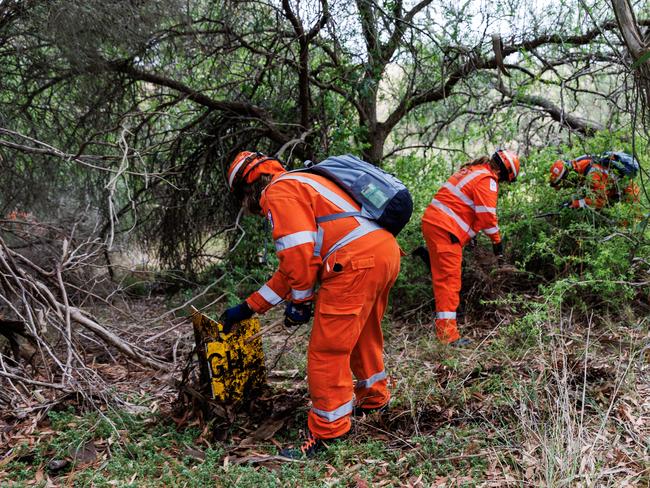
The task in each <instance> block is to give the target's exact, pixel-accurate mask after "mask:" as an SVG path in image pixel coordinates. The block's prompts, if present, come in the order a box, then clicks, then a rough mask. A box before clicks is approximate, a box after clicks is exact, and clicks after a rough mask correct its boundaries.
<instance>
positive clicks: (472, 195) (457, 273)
mask: <svg viewBox="0 0 650 488" xmlns="http://www.w3.org/2000/svg"><path fill="white" fill-rule="evenodd" d="M498 194H499V183H498V176H497V174H496V173H495V172H494V171H493V170H492V169H491V168H490V165H489V164H477V165H473V166H466V167H464V168H462V169H461V170H460V171H458V172H457V173H455V174H454V175H452V176H451V178H449V180H447V182H446V183H445V184H444V185H443V186H442V188H440V190H439V191H438V193H436V195H435V197H434V198H433V200H432V201H431V203H430V204H429V206H428V207H427V209H426V210H425V212H424V215H423V216H422V233H423V234H424V238H425V240H426V242H427V248H428V249H429V256H430V257H431V277H432V282H433V294H434V296H435V299H436V334H437V336H438V339H439V340H440V341H441V342H444V343H449V342H453V341H455V340H457V339H459V338H460V334H459V332H458V326H457V324H456V309H457V308H458V304H459V302H460V288H461V266H462V262H463V246H464V245H465V244H467V242H468V241H469V240H470V239H471V238H472V237H474V236H475V235H476V233H477V232H479V231H481V230H482V231H483V232H484V233H485V234H487V235H488V236H489V237H490V239H491V240H492V242H493V243H494V244H498V243H499V242H501V235H500V234H499V225H498V221H497V213H496V207H497V197H498Z"/></svg>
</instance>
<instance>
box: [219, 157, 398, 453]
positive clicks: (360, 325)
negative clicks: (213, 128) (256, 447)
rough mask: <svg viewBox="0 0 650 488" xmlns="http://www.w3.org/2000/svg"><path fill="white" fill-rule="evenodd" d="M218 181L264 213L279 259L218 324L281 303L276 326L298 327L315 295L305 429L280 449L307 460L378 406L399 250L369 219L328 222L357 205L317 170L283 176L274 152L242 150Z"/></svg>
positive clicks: (384, 398)
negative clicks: (298, 441)
mask: <svg viewBox="0 0 650 488" xmlns="http://www.w3.org/2000/svg"><path fill="white" fill-rule="evenodd" d="M228 185H229V187H230V189H231V190H233V191H235V192H236V194H238V195H239V196H240V197H241V198H242V200H243V204H244V205H245V207H247V208H248V209H249V210H250V211H251V212H252V213H255V214H258V215H262V216H264V217H266V218H267V219H268V221H269V223H270V224H271V227H272V229H273V239H274V240H275V248H276V252H277V255H278V258H279V261H280V265H279V268H278V270H277V271H276V272H275V274H274V275H273V276H272V277H271V279H270V280H269V281H268V282H267V283H266V284H265V285H264V286H262V287H261V288H260V289H259V290H258V291H256V292H255V293H253V294H252V295H251V296H249V297H248V298H247V299H246V301H245V302H243V303H241V304H239V305H237V306H235V307H232V308H230V309H228V310H226V311H225V312H224V315H223V321H224V325H225V326H226V327H227V328H229V327H232V325H234V324H236V323H237V322H239V321H241V320H244V319H246V318H249V317H251V316H252V315H253V313H254V312H256V313H259V314H262V313H264V312H266V311H267V310H269V309H270V308H271V307H273V306H274V305H278V304H279V303H281V302H282V301H283V300H286V301H287V306H286V310H285V325H287V326H294V325H299V324H304V323H307V322H308V321H309V319H310V318H311V314H312V302H314V301H315V302H316V307H315V314H314V323H313V327H312V331H311V338H310V342H309V348H308V358H307V359H308V362H307V378H308V382H309V394H310V397H311V402H312V408H311V410H310V411H309V414H308V427H309V434H308V436H307V439H306V441H305V442H304V444H302V446H300V447H299V448H296V449H283V450H282V451H281V453H280V454H281V455H283V456H287V457H294V458H295V457H302V456H307V457H311V456H312V455H313V454H315V453H316V452H317V451H319V450H321V449H322V448H323V447H325V445H324V443H323V440H328V439H329V440H332V439H336V438H340V437H341V436H343V435H344V434H346V433H347V432H348V431H349V430H350V416H351V415H353V414H354V415H357V414H359V415H361V414H363V413H369V412H371V411H374V410H380V409H381V410H383V409H385V408H387V406H388V401H389V398H390V394H389V392H388V390H387V385H386V383H387V380H386V373H385V371H384V360H383V335H382V331H381V319H382V317H383V315H384V311H385V309H386V303H387V300H388V293H389V291H390V289H391V287H392V286H393V283H394V282H395V280H396V278H397V274H398V273H399V267H400V250H399V247H398V245H397V242H396V240H395V238H394V237H393V235H392V234H391V233H390V232H388V231H386V230H384V229H383V228H381V227H379V226H378V225H377V224H375V223H374V222H372V221H369V220H367V219H363V218H358V217H354V216H351V217H345V218H339V219H332V220H328V216H331V215H333V214H339V213H342V212H358V211H359V206H358V205H357V204H356V203H355V202H354V200H352V199H351V198H350V197H349V196H348V195H347V194H346V193H345V192H344V191H343V190H342V189H341V188H339V187H338V186H337V185H336V184H335V183H333V182H332V181H330V180H328V179H326V178H324V177H322V176H319V175H316V174H312V173H307V172H291V173H287V172H286V171H285V170H284V168H283V167H282V165H281V164H280V163H279V162H278V161H277V160H276V159H273V158H268V157H265V156H263V155H262V154H260V153H251V152H242V153H239V154H238V155H237V157H236V158H235V159H234V161H233V163H232V164H231V166H230V168H229V170H228ZM317 282H319V283H320V289H319V290H318V293H317V294H315V292H314V288H315V286H316V283H317ZM353 373H354V376H355V377H356V380H357V381H356V383H355V384H354V385H353V381H352V374H353Z"/></svg>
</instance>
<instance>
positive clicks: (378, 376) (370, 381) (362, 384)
mask: <svg viewBox="0 0 650 488" xmlns="http://www.w3.org/2000/svg"><path fill="white" fill-rule="evenodd" d="M383 379H386V371H380V372H379V373H375V374H373V375H372V376H371V377H370V378H366V379H365V380H357V383H356V385H355V387H356V388H370V387H371V386H372V385H374V384H375V383H377V382H378V381H381V380H383Z"/></svg>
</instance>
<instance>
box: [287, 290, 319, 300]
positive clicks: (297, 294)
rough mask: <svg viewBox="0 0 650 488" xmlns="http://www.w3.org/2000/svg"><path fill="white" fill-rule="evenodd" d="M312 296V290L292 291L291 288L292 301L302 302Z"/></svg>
mask: <svg viewBox="0 0 650 488" xmlns="http://www.w3.org/2000/svg"><path fill="white" fill-rule="evenodd" d="M313 294H314V289H313V288H308V289H307V290H294V289H293V288H292V289H291V298H293V299H294V300H304V299H305V298H309V297H310V296H312V295H313Z"/></svg>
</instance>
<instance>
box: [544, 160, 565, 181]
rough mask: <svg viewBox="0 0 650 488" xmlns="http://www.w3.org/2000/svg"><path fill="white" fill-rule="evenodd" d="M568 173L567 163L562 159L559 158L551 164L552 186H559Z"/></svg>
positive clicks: (550, 179) (550, 178)
mask: <svg viewBox="0 0 650 488" xmlns="http://www.w3.org/2000/svg"><path fill="white" fill-rule="evenodd" d="M567 173H568V169H567V164H566V163H565V162H564V161H562V160H561V159H558V160H557V161H555V162H554V163H553V164H552V165H551V174H550V177H549V180H548V181H549V183H550V184H551V186H557V185H558V184H559V183H560V181H562V178H564V177H565V176H566V174H567Z"/></svg>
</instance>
